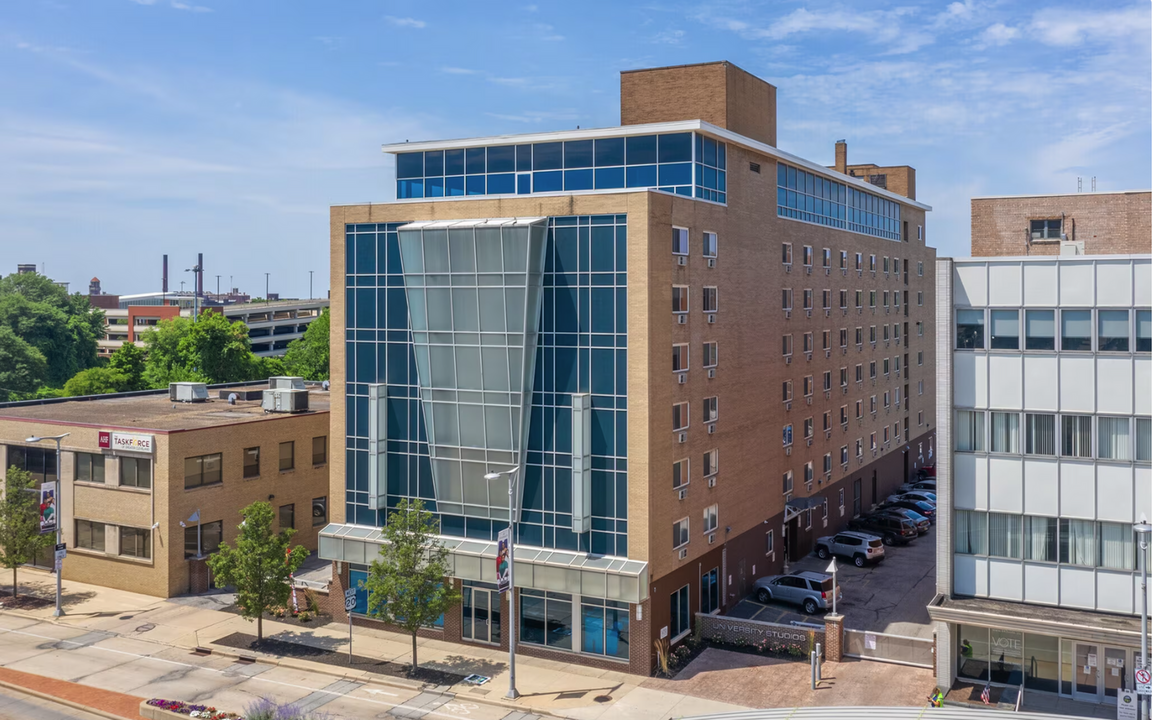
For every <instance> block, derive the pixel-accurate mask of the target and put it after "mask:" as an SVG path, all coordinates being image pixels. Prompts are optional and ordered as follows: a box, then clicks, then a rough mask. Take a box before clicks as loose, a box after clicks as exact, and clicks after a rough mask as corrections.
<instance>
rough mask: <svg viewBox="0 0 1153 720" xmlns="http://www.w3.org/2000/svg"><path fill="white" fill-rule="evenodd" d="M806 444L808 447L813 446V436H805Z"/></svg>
mask: <svg viewBox="0 0 1153 720" xmlns="http://www.w3.org/2000/svg"><path fill="white" fill-rule="evenodd" d="M805 446H806V447H812V446H813V439H812V438H805Z"/></svg>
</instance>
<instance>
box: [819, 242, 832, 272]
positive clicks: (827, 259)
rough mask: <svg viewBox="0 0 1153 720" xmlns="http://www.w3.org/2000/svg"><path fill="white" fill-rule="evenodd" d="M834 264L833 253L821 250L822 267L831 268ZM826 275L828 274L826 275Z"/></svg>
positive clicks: (824, 249)
mask: <svg viewBox="0 0 1153 720" xmlns="http://www.w3.org/2000/svg"><path fill="white" fill-rule="evenodd" d="M832 264H833V253H832V252H831V251H830V250H829V249H828V248H821V267H825V268H827V267H831V266H832ZM825 274H826V275H827V274H828V273H825Z"/></svg>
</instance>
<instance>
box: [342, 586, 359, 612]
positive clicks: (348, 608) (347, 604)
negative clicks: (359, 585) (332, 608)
mask: <svg viewBox="0 0 1153 720" xmlns="http://www.w3.org/2000/svg"><path fill="white" fill-rule="evenodd" d="M355 607H356V588H349V589H347V590H345V591H344V611H345V612H352V611H353V609H354V608H355Z"/></svg>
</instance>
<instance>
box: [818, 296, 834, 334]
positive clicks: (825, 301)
mask: <svg viewBox="0 0 1153 720" xmlns="http://www.w3.org/2000/svg"><path fill="white" fill-rule="evenodd" d="M821 307H823V308H824V309H826V310H829V309H831V308H832V307H833V293H832V291H830V290H822V291H821ZM825 332H828V331H827V330H826V331H825Z"/></svg>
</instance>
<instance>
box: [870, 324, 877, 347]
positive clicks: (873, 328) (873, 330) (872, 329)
mask: <svg viewBox="0 0 1153 720" xmlns="http://www.w3.org/2000/svg"><path fill="white" fill-rule="evenodd" d="M869 342H871V343H873V344H876V342H877V326H876V325H870V326H869Z"/></svg>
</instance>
